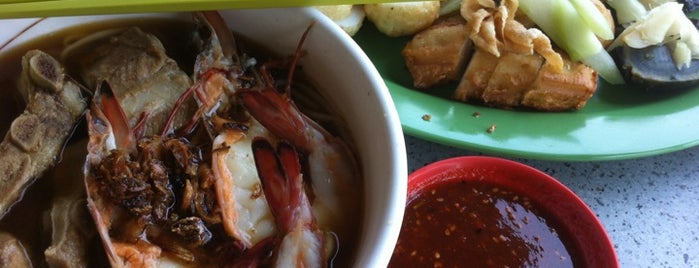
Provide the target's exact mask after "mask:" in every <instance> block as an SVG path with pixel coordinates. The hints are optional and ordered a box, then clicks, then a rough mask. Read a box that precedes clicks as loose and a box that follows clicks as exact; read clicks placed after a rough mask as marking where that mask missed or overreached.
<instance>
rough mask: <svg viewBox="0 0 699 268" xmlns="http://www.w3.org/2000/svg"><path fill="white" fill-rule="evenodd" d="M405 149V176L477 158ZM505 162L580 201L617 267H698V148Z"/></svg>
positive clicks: (410, 142)
mask: <svg viewBox="0 0 699 268" xmlns="http://www.w3.org/2000/svg"><path fill="white" fill-rule="evenodd" d="M406 146H407V152H408V167H409V172H413V171H415V170H416V169H418V168H421V167H423V166H425V165H427V164H429V163H432V162H435V161H438V160H442V159H446V158H450V157H455V156H464V155H480V154H479V153H477V152H473V151H468V150H463V149H458V148H453V147H448V146H444V145H440V144H437V143H433V142H429V141H425V140H422V139H419V138H415V137H411V136H408V135H406ZM505 158H507V157H505ZM508 159H511V160H515V161H518V162H521V163H524V164H527V165H529V166H532V167H535V168H537V169H539V170H541V171H543V172H545V173H547V174H549V175H551V176H553V177H555V178H557V179H558V180H559V181H561V182H562V183H563V184H565V185H566V186H568V188H570V189H571V190H573V192H575V193H576V194H577V195H578V196H580V198H582V199H583V200H584V201H585V202H586V203H587V205H588V206H589V207H590V208H591V209H592V210H593V211H594V212H595V214H596V215H597V217H598V218H599V219H600V221H601V222H602V224H603V225H604V227H605V228H606V230H607V232H608V233H609V236H610V238H611V240H612V242H613V243H614V248H615V250H616V252H617V255H618V257H619V261H620V262H621V266H622V267H699V146H697V147H693V148H689V149H686V150H682V151H678V152H674V153H669V154H663V155H658V156H652V157H645V158H639V159H633V160H616V161H608V162H556V161H543V160H531V159H519V158H508Z"/></svg>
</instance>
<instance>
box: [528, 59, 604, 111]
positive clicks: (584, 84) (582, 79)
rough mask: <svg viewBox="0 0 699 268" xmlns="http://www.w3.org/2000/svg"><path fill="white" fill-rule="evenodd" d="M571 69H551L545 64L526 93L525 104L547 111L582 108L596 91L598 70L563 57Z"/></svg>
mask: <svg viewBox="0 0 699 268" xmlns="http://www.w3.org/2000/svg"><path fill="white" fill-rule="evenodd" d="M564 60H565V61H566V65H567V67H568V68H563V71H562V72H556V71H552V70H551V67H550V66H549V65H548V64H544V66H543V67H542V68H541V71H540V72H539V75H538V76H537V77H536V80H535V81H534V83H533V84H532V86H531V89H530V90H529V91H528V92H527V93H526V94H525V95H524V99H523V100H522V105H523V106H527V107H531V108H534V109H537V110H544V111H566V110H579V109H581V108H582V107H584V106H585V104H586V103H587V100H589V99H590V97H592V94H594V93H595V91H596V90H597V72H596V71H595V70H593V69H592V68H590V67H588V66H586V65H584V64H582V63H576V62H571V61H570V60H569V59H566V58H564Z"/></svg>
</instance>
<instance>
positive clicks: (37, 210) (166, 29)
mask: <svg viewBox="0 0 699 268" xmlns="http://www.w3.org/2000/svg"><path fill="white" fill-rule="evenodd" d="M130 26H138V27H140V28H141V29H143V30H144V31H146V32H149V33H152V34H154V35H155V36H157V37H158V39H160V40H161V42H162V43H163V44H165V47H166V49H167V53H168V55H169V56H170V57H172V58H173V59H175V60H176V61H177V62H178V64H179V65H180V68H181V69H183V70H184V71H185V72H187V73H191V72H192V66H194V64H193V62H194V54H193V53H194V52H193V51H194V49H195V48H194V45H195V44H193V43H191V41H190V40H191V37H192V34H193V27H194V25H193V24H192V23H191V22H186V21H179V20H170V19H147V20H141V19H138V20H123V21H117V22H114V21H112V22H109V23H93V24H89V25H81V26H79V27H73V28H69V29H66V30H63V31H60V32H55V33H51V34H47V35H46V36H42V37H39V38H37V39H35V40H32V41H30V42H27V43H25V44H23V46H21V47H16V48H13V49H11V50H8V51H3V52H2V53H1V54H0V86H1V87H2V88H0V90H2V93H1V94H3V95H2V96H3V97H2V98H0V107H3V109H4V110H3V112H2V113H0V134H1V135H2V136H3V137H4V135H5V133H6V132H7V130H8V129H9V125H10V123H11V122H12V120H13V119H14V118H15V117H17V116H18V115H19V114H20V113H21V112H22V111H23V109H24V106H25V103H24V101H23V100H22V97H21V96H20V94H19V93H18V90H17V86H16V84H17V78H18V76H19V73H20V71H21V57H22V56H23V55H24V53H26V52H27V51H28V50H30V49H41V50H43V51H45V52H47V53H49V54H51V55H53V56H54V57H56V58H57V59H60V53H61V51H62V49H63V48H64V44H65V42H66V40H75V39H76V38H79V37H81V36H85V35H87V34H89V33H92V32H95V31H99V30H103V29H108V28H126V27H130ZM236 39H237V41H238V42H241V41H243V43H244V47H245V48H246V50H247V49H251V50H250V51H252V53H253V54H254V55H259V54H258V53H259V52H264V53H268V50H266V49H264V48H262V47H263V46H259V45H258V44H252V43H251V42H250V41H249V40H247V39H244V38H240V37H239V36H236ZM252 48H255V49H252ZM62 62H63V64H65V65H66V69H67V70H68V74H69V76H71V77H72V76H73V75H72V74H71V73H70V69H71V68H70V67H71V63H70V59H67V60H65V61H62ZM301 82H303V81H301ZM295 93H296V92H295ZM318 97H322V96H313V97H311V98H310V99H311V100H317V99H316V98H318ZM312 102H313V101H312ZM318 103H323V102H318ZM315 106H318V105H315ZM299 108H301V109H302V110H304V112H305V111H308V110H311V111H315V112H318V110H319V109H320V111H321V112H326V113H327V112H330V113H332V112H333V111H328V110H327V109H328V107H320V108H319V107H307V106H306V105H303V104H301V105H299ZM311 117H312V116H311ZM312 118H313V117H312ZM338 122H339V121H323V120H320V123H321V124H322V125H324V126H326V127H328V128H329V129H330V130H331V132H334V131H333V130H335V131H337V132H340V133H338V135H340V136H342V137H343V138H345V140H347V141H348V143H350V147H354V146H353V145H352V143H351V139H349V137H348V136H347V135H348V132H347V131H348V130H346V129H343V127H344V125H343V124H344V123H342V122H339V123H338ZM86 133H87V131H86V127H85V126H84V122H83V123H81V125H80V126H78V128H77V131H76V132H75V134H74V135H73V136H72V137H71V140H70V141H69V143H71V144H72V143H77V142H80V141H83V140H84V139H86V138H87V137H86ZM73 164H75V163H73ZM57 165H70V163H66V162H63V163H58V164H57ZM79 176H81V177H82V175H79ZM62 179H64V178H61V177H60V176H54V175H53V172H52V171H51V170H49V171H48V172H47V173H46V174H45V175H44V176H43V177H41V178H38V179H37V180H36V181H35V182H34V183H33V184H32V185H31V186H30V187H29V188H28V189H27V191H26V192H25V193H24V195H23V197H22V200H21V201H20V202H18V203H17V204H15V205H14V206H13V207H12V209H11V210H10V212H9V213H8V214H7V215H6V216H5V217H4V218H3V219H2V221H0V231H6V232H9V233H11V234H13V235H15V236H16V237H17V238H18V239H19V240H20V241H21V242H22V244H23V245H24V246H25V248H26V249H27V251H28V254H29V256H30V258H31V259H32V262H33V265H34V267H46V266H47V263H46V261H45V260H44V256H43V251H44V250H45V249H46V247H47V246H48V245H49V244H50V239H51V233H50V229H48V228H50V220H49V219H48V218H47V217H48V212H49V210H50V208H51V202H52V198H53V194H52V193H53V192H54V191H55V189H54V184H55V181H56V180H62ZM360 185H361V184H360ZM357 190H358V191H361V189H357ZM353 202H361V201H357V200H353ZM357 204H358V206H362V205H363V204H361V203H357ZM353 219H355V220H356V222H353V223H351V224H348V227H349V226H351V229H352V231H353V232H354V233H358V232H359V229H360V226H359V224H358V223H359V222H360V221H361V220H360V219H361V217H353ZM91 220H92V219H90V221H91ZM356 242H357V237H356V236H351V237H345V239H344V240H343V241H341V247H340V251H339V253H338V256H336V258H335V265H336V266H338V267H344V266H348V264H349V263H351V262H352V258H353V256H354V254H355V252H356V248H355V247H354V245H355V244H356ZM90 245H92V246H91V247H90V250H91V252H89V253H88V256H92V257H93V258H94V259H92V260H90V262H91V263H90V266H94V267H106V266H108V263H107V261H106V258H105V256H104V251H103V249H102V244H101V242H100V241H99V238H98V237H96V236H95V238H94V239H93V241H91V242H90Z"/></svg>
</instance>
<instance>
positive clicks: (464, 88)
mask: <svg viewBox="0 0 699 268" xmlns="http://www.w3.org/2000/svg"><path fill="white" fill-rule="evenodd" d="M497 65H498V58H497V57H495V56H494V55H493V54H490V53H488V52H486V51H485V50H482V49H476V51H475V52H474V53H473V56H471V61H470V62H469V63H468V67H466V72H464V75H463V76H462V77H461V81H460V82H459V85H458V87H457V88H456V91H455V92H454V98H455V99H457V100H460V101H464V102H467V101H482V100H483V98H482V96H483V91H485V88H486V87H488V81H490V77H491V76H492V75H493V71H494V70H495V66H497Z"/></svg>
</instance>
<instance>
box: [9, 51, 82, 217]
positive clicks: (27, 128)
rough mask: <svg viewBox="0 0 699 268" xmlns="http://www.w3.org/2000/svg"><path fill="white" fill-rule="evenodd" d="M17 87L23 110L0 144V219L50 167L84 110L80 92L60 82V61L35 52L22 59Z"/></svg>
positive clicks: (62, 75)
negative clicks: (22, 100)
mask: <svg viewBox="0 0 699 268" xmlns="http://www.w3.org/2000/svg"><path fill="white" fill-rule="evenodd" d="M19 87H20V88H19V90H20V91H21V92H22V95H23V96H24V97H25V100H26V101H27V107H26V108H25V110H24V112H23V113H22V114H21V115H19V117H17V118H15V120H14V121H13V122H12V124H11V126H10V130H9V131H8V132H7V134H6V135H5V138H4V139H3V140H2V142H1V143H0V174H2V175H1V177H0V192H1V193H3V194H2V195H0V218H2V217H3V216H4V215H5V214H7V212H8V211H9V210H10V208H11V207H12V205H13V204H14V203H15V202H17V201H18V200H19V199H20V198H21V197H22V194H23V193H24V191H25V190H26V188H27V187H28V186H29V185H30V184H31V183H32V182H33V181H34V180H35V179H36V178H37V177H39V176H41V174H43V173H44V171H46V170H47V169H48V168H49V167H51V166H53V165H54V164H55V162H56V159H57V157H56V156H57V155H58V154H59V152H60V150H61V147H62V146H63V144H64V142H65V140H66V138H68V136H69V135H70V133H71V131H72V129H73V127H74V125H75V123H76V122H77V120H78V118H79V117H80V116H81V114H82V113H83V111H84V110H85V107H86V102H85V100H84V99H83V97H82V95H81V93H80V88H79V87H78V86H77V85H76V84H75V83H73V82H72V81H70V80H68V79H66V76H65V74H64V71H63V67H62V66H61V65H60V63H58V61H56V60H55V59H54V58H53V57H51V56H50V55H48V54H46V53H44V52H42V51H39V50H32V51H29V52H28V53H27V54H25V55H24V57H23V59H22V74H21V78H20V85H19Z"/></svg>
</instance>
